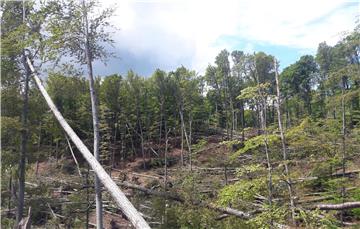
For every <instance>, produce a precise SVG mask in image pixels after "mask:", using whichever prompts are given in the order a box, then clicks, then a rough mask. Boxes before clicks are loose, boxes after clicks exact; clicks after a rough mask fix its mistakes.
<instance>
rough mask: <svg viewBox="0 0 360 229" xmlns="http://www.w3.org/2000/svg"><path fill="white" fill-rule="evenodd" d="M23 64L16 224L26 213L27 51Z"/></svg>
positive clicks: (28, 74)
mask: <svg viewBox="0 0 360 229" xmlns="http://www.w3.org/2000/svg"><path fill="white" fill-rule="evenodd" d="M23 21H25V3H23ZM22 55H23V56H22V64H23V66H24V68H25V81H24V91H23V108H22V114H21V127H22V130H21V145H20V160H19V195H18V204H17V211H16V225H18V224H19V223H20V221H21V219H22V217H23V213H24V197H25V168H26V157H27V142H28V112H29V80H30V76H31V71H30V69H29V66H28V65H27V64H26V55H25V51H23V54H22Z"/></svg>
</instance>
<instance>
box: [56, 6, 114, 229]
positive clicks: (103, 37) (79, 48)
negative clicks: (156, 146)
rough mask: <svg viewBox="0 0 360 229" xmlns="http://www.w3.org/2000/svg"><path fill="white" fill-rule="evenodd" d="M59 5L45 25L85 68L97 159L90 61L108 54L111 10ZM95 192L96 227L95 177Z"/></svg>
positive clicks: (99, 203)
mask: <svg viewBox="0 0 360 229" xmlns="http://www.w3.org/2000/svg"><path fill="white" fill-rule="evenodd" d="M61 7H63V8H65V9H63V10H62V11H61V13H62V14H60V15H58V16H57V17H55V18H54V20H53V21H52V23H51V24H50V26H49V28H50V31H51V32H52V35H53V39H54V40H57V41H58V43H60V44H61V45H62V46H63V47H61V48H60V47H59V49H60V50H62V51H63V53H64V54H69V55H70V56H71V57H74V58H76V60H77V62H78V63H80V64H84V65H86V67H87V71H88V78H89V88H90V97H91V107H92V117H93V133H94V155H95V157H96V158H97V159H98V160H99V157H100V155H99V147H100V134H99V114H98V113H99V111H98V99H97V92H96V91H95V86H94V76H93V66H92V63H93V61H94V60H95V59H101V60H105V59H106V58H107V57H108V56H109V52H108V51H106V49H105V47H104V43H108V44H112V40H111V38H110V36H109V33H108V32H105V31H104V28H105V27H109V23H108V18H109V17H110V16H111V15H112V13H113V10H111V9H106V10H103V11H101V12H100V14H99V15H95V14H94V9H95V8H96V2H94V1H90V2H89V3H86V2H85V0H83V1H82V4H78V3H77V2H76V1H73V0H69V1H68V2H65V3H64V4H62V5H61ZM89 14H93V15H91V16H93V17H92V18H89ZM95 191H96V209H97V214H96V215H97V217H96V218H97V228H102V227H103V225H102V224H103V223H102V201H101V184H100V182H99V179H98V178H95Z"/></svg>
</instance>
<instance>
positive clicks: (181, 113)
mask: <svg viewBox="0 0 360 229" xmlns="http://www.w3.org/2000/svg"><path fill="white" fill-rule="evenodd" d="M179 113H180V119H181V123H182V128H183V130H184V134H185V140H186V144H187V146H188V149H189V154H188V155H189V164H190V170H192V162H191V144H190V141H189V137H188V135H187V133H186V128H185V122H184V114H183V109H182V108H181V109H180V111H179Z"/></svg>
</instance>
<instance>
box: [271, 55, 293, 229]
mask: <svg viewBox="0 0 360 229" xmlns="http://www.w3.org/2000/svg"><path fill="white" fill-rule="evenodd" d="M274 66H275V81H276V92H277V98H276V110H277V116H278V124H279V131H280V138H281V146H282V151H283V160H284V169H285V176H286V183H287V187H288V191H289V198H290V210H291V216H292V220H293V222H294V223H295V204H294V198H293V191H292V185H291V184H292V183H291V178H290V172H289V168H288V163H287V160H288V155H287V150H286V142H285V135H284V130H283V127H282V120H281V110H280V105H281V101H280V98H281V94H280V85H279V76H278V69H277V61H276V59H274ZM274 105H275V104H274Z"/></svg>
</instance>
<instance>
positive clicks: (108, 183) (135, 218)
mask: <svg viewBox="0 0 360 229" xmlns="http://www.w3.org/2000/svg"><path fill="white" fill-rule="evenodd" d="M27 63H28V65H29V67H30V69H31V71H32V72H33V76H34V79H35V82H36V84H37V86H38V88H39V90H40V92H41V94H42V95H43V97H44V98H45V100H46V102H47V104H48V106H49V108H50V109H51V110H52V112H53V113H54V115H55V117H56V119H57V120H58V122H59V123H60V125H61V127H62V128H63V129H64V130H65V132H66V134H67V135H68V136H69V137H70V139H71V140H72V141H73V143H74V144H75V146H76V147H77V148H78V150H79V151H80V153H81V154H82V155H83V156H84V158H85V159H86V161H87V162H88V163H89V165H90V166H91V168H92V169H93V170H94V172H95V174H96V175H97V176H98V177H99V179H100V181H101V182H102V183H103V184H104V186H105V188H106V189H107V190H108V191H109V193H110V194H111V195H112V197H113V198H114V200H115V202H116V204H117V205H118V206H119V207H120V209H121V211H122V212H123V213H124V214H125V215H126V216H127V218H128V219H129V220H130V221H131V223H132V224H133V225H134V227H135V228H137V229H140V228H141V229H146V228H150V227H149V225H148V224H147V223H146V221H145V220H144V219H143V217H142V216H141V215H140V214H139V212H138V211H137V210H136V209H135V208H134V206H133V205H132V204H131V202H130V201H129V200H128V199H127V198H126V196H125V194H124V193H123V192H122V191H121V190H120V189H119V187H118V186H117V185H116V183H115V182H114V181H113V180H112V179H111V177H110V176H109V174H107V173H106V171H105V170H104V168H103V167H102V166H101V165H100V163H99V162H98V160H96V158H95V157H94V156H93V155H92V154H91V152H90V151H89V149H88V148H87V147H86V146H85V144H84V143H83V142H82V141H81V139H80V138H79V137H78V136H77V134H76V133H75V132H74V130H73V129H72V128H71V127H70V126H69V124H68V123H67V122H66V120H65V119H64V117H63V116H62V114H61V113H60V112H59V110H58V109H57V107H56V106H55V104H54V102H53V101H52V100H51V98H50V96H49V94H48V93H47V91H46V90H45V88H44V86H43V85H42V83H41V80H40V78H39V77H38V76H37V75H36V74H35V73H34V72H35V69H34V67H33V66H32V64H31V62H30V60H29V59H27Z"/></svg>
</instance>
